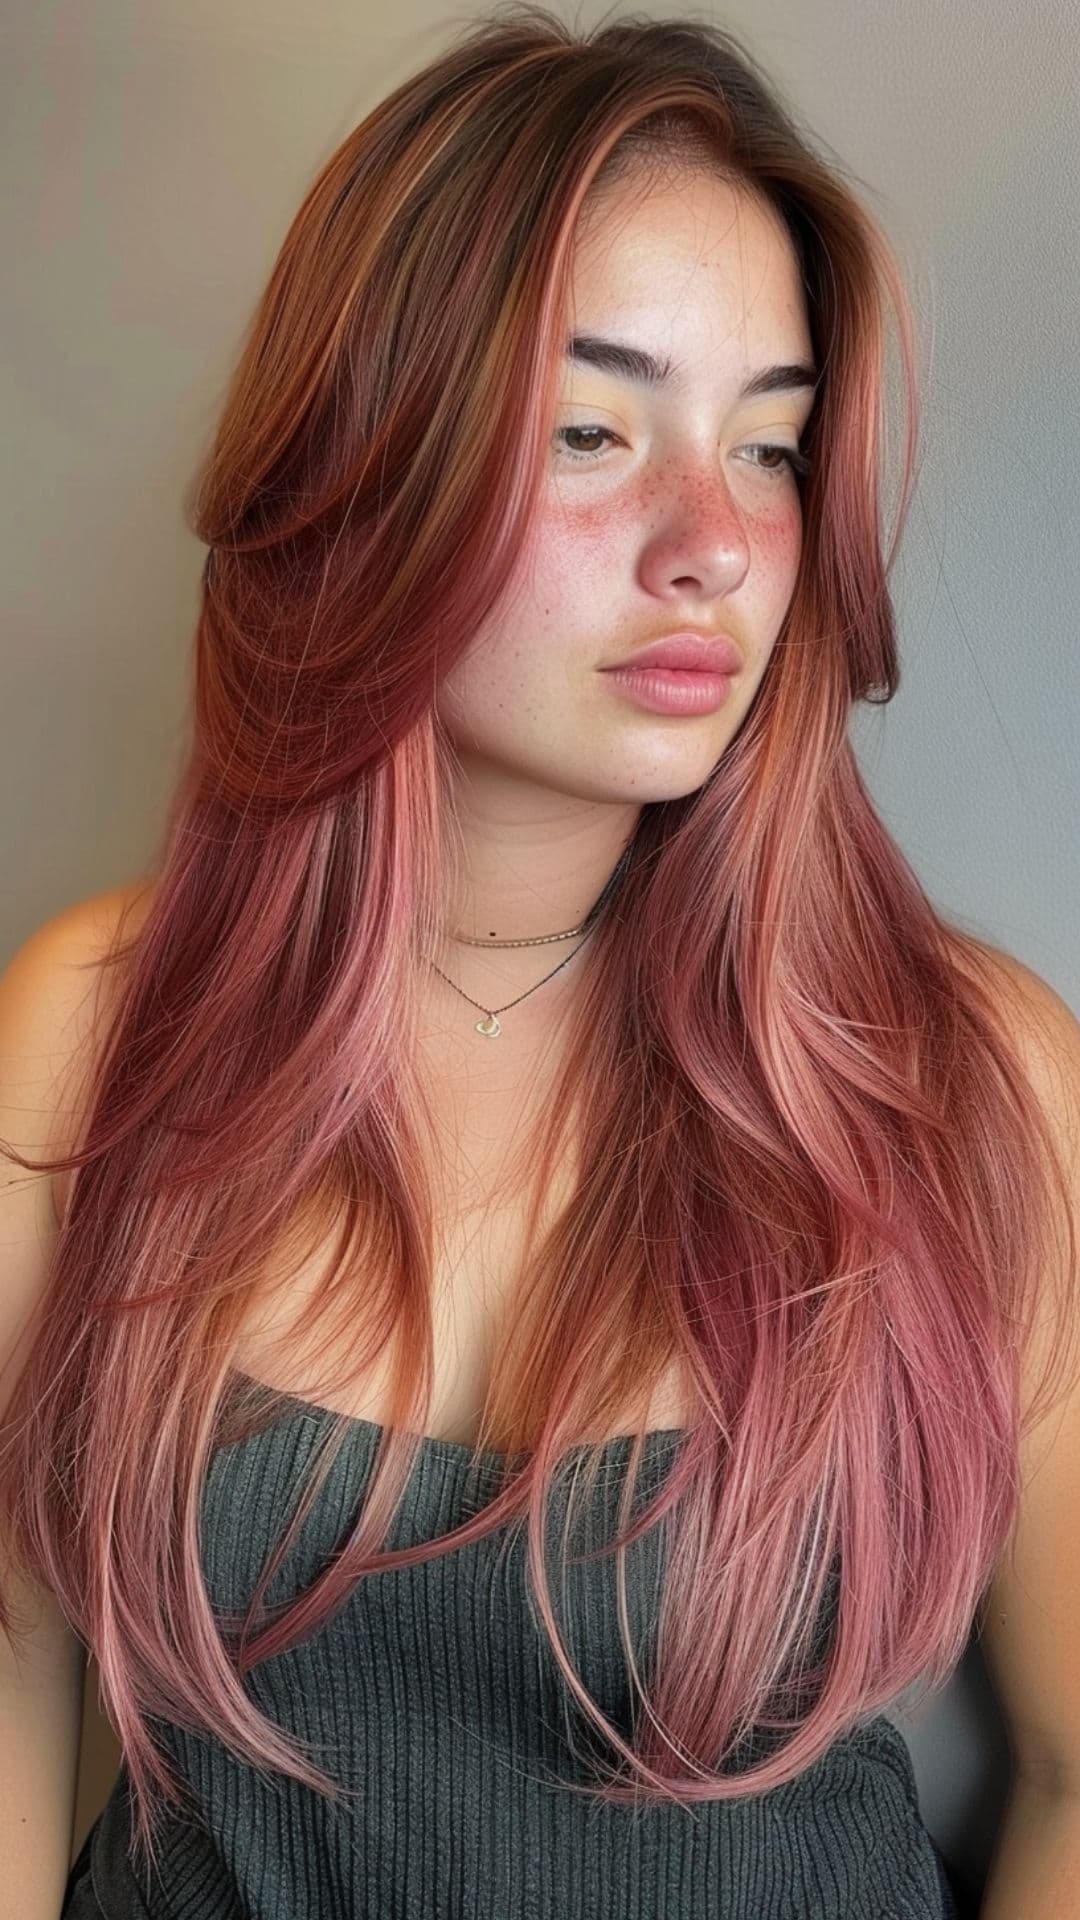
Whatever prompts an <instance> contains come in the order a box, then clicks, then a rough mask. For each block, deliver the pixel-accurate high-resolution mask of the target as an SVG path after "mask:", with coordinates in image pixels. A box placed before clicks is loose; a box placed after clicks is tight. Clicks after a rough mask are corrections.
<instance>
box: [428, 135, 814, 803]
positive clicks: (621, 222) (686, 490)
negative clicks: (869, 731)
mask: <svg viewBox="0 0 1080 1920" xmlns="http://www.w3.org/2000/svg"><path fill="white" fill-rule="evenodd" d="M566 332H567V339H568V341H569V340H570V339H571V337H578V336H589V337H590V338H591V339H593V340H595V339H598V338H599V339H602V340H605V341H615V342H617V343H619V344H620V345H622V346H630V347H633V348H637V349H640V350H644V352H645V353H647V354H648V355H651V356H653V357H654V358H655V359H656V360H657V361H660V362H664V361H670V362H671V363H672V367H673V370H672V371H671V372H670V373H669V375H668V377H667V379H666V380H664V381H662V382H661V381H655V382H649V381H646V380H644V379H641V378H630V377H627V375H626V373H625V371H620V370H618V369H615V368H604V367H601V366H598V365H596V364H594V362H593V361H591V360H589V359H587V358H584V357H578V356H576V355H575V356H574V357H571V356H570V355H569V353H568V355H567V358H566V360H565V362H564V365H563V370H562V385H561V392H560V400H559V406H558V409H557V414H556V418H555V420H554V422H553V426H552V434H551V441H550V447H549V452H548V465H547V472H546V480H545V485H544V490H543V495H542V499H541V503H540V509H539V512H538V515H537V517H536V521H535V524H534V527H533V529H532V532H531V536H530V538H529V540H528V542H527V543H526V547H525V550H524V551H523V553H522V556H521V563H520V566H519V567H518V568H516V569H515V575H514V579H513V582H512V583H511V589H510V590H509V591H508V592H507V593H506V594H504V596H503V602H502V604H501V605H500V607H499V608H498V610H497V612H496V614H495V616H494V617H489V619H488V620H487V621H486V622H485V624H484V627H483V629H482V630H481V631H480V632H478V634H477V635H476V637H475V639H474V641H473V643H472V645H471V646H470V648H469V650H468V651H467V653H466V655H465V656H464V657H463V659H462V660H460V661H459V662H458V663H457V665H456V666H455V667H454V669H453V670H452V671H451V672H450V673H448V674H447V675H446V676H445V677H444V679H443V681H442V683H441V685H440V687H439V690H438V707H439V712H440V715H441V718H442V720H443V722H444V724H445V727H446V730H447V732H448V733H449V735H450V737H451V739H452V741H453V743H454V745H455V747H456V749H457V753H458V755H459V757H460V759H461V761H462V763H463V765H464V766H465V768H466V770H468V769H469V768H470V767H471V768H472V769H473V770H474V771H475V772H476V773H477V774H478V775H480V776H483V777H484V778H486V779H487V780H488V781H489V782H490V781H491V780H493V779H494V780H495V781H496V782H498V783H501V784H503V785H505V786H506V787H507V788H508V789H509V788H510V787H515V788H518V789H520V788H521V787H522V786H523V784H524V785H526V786H532V787H536V788H543V789H546V791H547V793H548V794H550V793H552V792H555V793H558V794H561V795H564V796H571V795H574V796H579V797H581V798H582V799H585V800H588V801H591V802H596V801H597V800H600V801H603V800H608V801H611V802H613V803H620V802H621V803H623V804H624V805H625V803H627V802H630V803H639V804H643V803H645V802H647V801H651V800H662V799H674V798H677V797H680V796H681V795H684V794H687V793H691V792H694V791H695V790H696V789H697V788H698V787H699V786H700V785H701V784H702V783H703V781H704V780H705V779H706V778H707V776H708V774H709V773H710V771H711V770H712V768H713V767H714V766H715V765H716V762H717V761H718V759H719V758H720V756H721V755H722V753H723V751H724V748H725V746H726V744H727V743H728V741H729V740H731V739H732V737H733V736H734V734H735V733H736V731H737V729H738V727H739V724H740V722H741V720H742V719H743V717H744V715H745V714H746V712H747V709H748V707H749V705H750V703H751V701H752V699H753V697H754V693H755V690H756V688H757V687H758V685H759V684H760V681H761V677H762V675H763V673H764V671H765V668H766V666H767V664H768V660H769V656H770V653H771V652H772V649H773V646H774V645H775V642H776V638H777V635H778V633H779V630H780V627H781V624H782V622H783V619H784V615H785V613H786V611H787V608H788V606H789V604H790V600H791V595H792V591H793V588H794V583H795V577H796V572H797V568H798V562H799V553H800V548H801V542H802V511H801V502H800V493H799V481H798V479H797V477H796V473H795V470H794V468H793V466H792V464H791V462H790V460H789V459H788V458H787V457H786V456H787V455H788V454H794V455H797V453H798V448H799V441H800V435H801V433H802V431H803V429H804V427H805V425H806V422H807V419H808V418H809V415H810V410H811V406H812V402H813V392H812V389H811V388H810V387H808V386H805V385H804V386H801V387H791V388H784V389H778V390H775V391H767V392H764V393H758V394H757V395H749V396H748V395H745V394H744V393H743V392H742V389H743V388H744V386H745V385H746V384H747V383H748V382H749V381H751V380H752V379H753V378H754V377H755V376H756V375H760V374H761V373H762V372H763V370H765V369H768V368H772V367H777V366H784V367H790V366H798V365H803V366H806V367H808V368H809V369H810V371H811V373H812V372H813V364H812V362H813V355H812V345H811V338H810V332H809V326H808V320H807V314H806V309H805V303H804V296H803V291H802V286H801V281H800V277H799V270H798V265H797V261H796V258H795V254H794V251H793V249H792V247H791V243H790V241H789V239H788V237H787V235H786V233H785V231H784V228H783V225H782V223H781V222H780V220H779V217H778V216H776V215H775V214H773V213H772V211H771V210H770V209H767V208H763V207H762V206H761V205H759V204H758V203H757V202H755V201H754V200H753V199H752V198H751V197H749V196H748V195H747V194H746V193H745V191H741V190H737V189H735V188H733V187H731V186H729V185H728V184H726V183H725V182H723V181H721V180H719V179H717V178H716V177H715V176H714V175H712V174H710V173H706V172H703V171H701V172H699V171H693V172H682V173H679V174H675V175H672V177H670V178H669V179H665V180H664V181H663V182H662V183H660V182H657V181H656V180H653V179H650V180H649V181H648V182H647V183H646V181H645V179H644V176H641V175H637V176H635V175H631V176H628V177H627V178H626V179H624V180H623V181H622V182H621V183H620V184H619V185H618V186H616V187H609V188H608V189H607V190H606V191H605V193H604V194H603V195H602V196H601V197H598V198H597V199H596V200H595V201H594V203H593V204H592V206H591V208H590V210H589V212H588V213H587V214H586V215H585V217H584V218H583V220H582V222H581V223H580V226H579V232H578V235H577V238H576V244H575V252H574V259H573V276H572V299H571V312H570V314H569V316H568V325H567V329H566ZM685 631H692V632H693V633H695V634H700V635H703V636H706V637H712V636H714V635H720V634H723V635H727V636H729V637H730V638H731V639H732V640H733V641H734V642H735V644H736V646H737V648H738V651H739V654H740V657H741V666H740V668H739V671H738V672H737V673H736V674H735V675H734V677H733V678H732V679H731V680H730V681H729V683H728V689H727V694H726V697H725V699H724V701H723V703H722V704H721V705H720V706H718V707H716V708H715V709H714V710H712V711H700V710H699V711H695V712H685V711H683V712H679V713H670V712H664V713H658V712H654V711H649V710H646V709H645V708H643V707H642V706H641V705H640V704H639V703H638V702H637V700H635V699H634V698H633V696H632V694H631V693H629V692H628V690H627V689H626V687H625V685H624V684H621V683H620V682H619V681H618V680H617V679H615V678H614V677H613V676H612V675H611V673H610V672H608V671H606V669H608V668H610V667H611V666H612V665H613V664H615V663H616V662H620V661H622V660H624V659H625V658H626V656H627V655H629V654H632V653H634V652H635V651H636V650H637V649H638V648H640V647H642V646H644V645H646V644H648V643H649V642H650V641H654V640H658V639H660V638H663V637H665V636H667V635H669V634H673V633H678V632H685ZM639 684H640V683H639ZM519 797H520V794H519Z"/></svg>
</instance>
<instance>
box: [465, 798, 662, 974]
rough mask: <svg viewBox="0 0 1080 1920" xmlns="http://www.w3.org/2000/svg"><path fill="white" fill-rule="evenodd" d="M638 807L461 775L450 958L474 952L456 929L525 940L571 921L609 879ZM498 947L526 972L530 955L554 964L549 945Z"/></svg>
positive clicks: (554, 951)
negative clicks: (461, 941) (458, 853)
mask: <svg viewBox="0 0 1080 1920" xmlns="http://www.w3.org/2000/svg"><path fill="white" fill-rule="evenodd" d="M638 814H639V809H638V808H637V807H631V806H617V805H611V804H607V805H600V804H590V803H588V802H584V801H576V802H575V801H570V800H567V798H566V797H565V796H563V795H554V794H552V795H549V796H547V797H546V799H545V798H544V797H543V796H541V795H539V794H538V792H537V790H536V789H535V788H531V789H529V792H528V797H527V798H526V796H525V795H524V794H523V793H522V792H521V791H520V789H517V790H514V789H511V790H508V789H507V787H506V785H505V784H501V785H498V786H496V785H495V783H494V782H492V781H483V780H479V779H472V780H470V781H469V783H468V786H467V788H464V789H463V790H462V792H461V793H460V794H459V796H458V807H457V816H458V823H459V839H460V844H461V853H462V858H461V871H460V874H459V876H458V877H457V880H456V882H455V884H454V885H453V886H452V888H451V889H450V891H449V897H448V899H447V902H446V910H445V913H444V917H443V928H444V936H445V937H444V941H443V948H442V951H443V952H444V953H446V954H451V955H455V956H458V957H464V956H472V955H475V954H477V953H478V952H479V951H480V949H478V948H476V947H471V946H466V945H463V944H456V943H455V940H454V936H455V935H459V934H460V935H465V936H466V937H467V938H468V939H469V940H488V939H491V940H528V939H535V938H536V937H537V936H538V935H541V934H549V933H562V932H563V931H564V930H565V929H566V928H568V927H577V926H580V925H581V923H582V922H583V921H584V920H585V918H586V916H587V915H588V914H589V913H590V912H591V910H592V908H593V907H594V906H595V904H596V901H597V900H598V898H599V896H600V894H601V893H602V892H603V890H604V887H605V886H606V885H607V883H608V881H609V880H610V879H611V876H612V874H613V872H614V870H615V868H616V866H617V865H618V862H619V860H620V858H621V856H622V854H623V852H624V850H625V848H626V846H627V844H628V843H629V841H630V839H631V837H632V835H633V831H634V826H635V824H636V821H637V818H638ZM566 944H567V946H570V945H571V944H572V943H571V942H567V943H566ZM501 951H502V953H503V957H504V959H507V960H508V959H510V958H511V957H513V958H514V959H515V961H518V962H520V963H523V964H524V966H525V968H526V970H531V971H533V972H536V970H537V967H536V963H537V961H538V960H542V959H544V958H545V957H547V958H549V961H550V965H552V966H554V965H555V963H556V961H557V960H558V958H559V952H558V948H557V947H555V946H551V947H547V948H544V947H533V948H529V947H518V948H510V949H502V950H501ZM440 964H442V962H441V961H440ZM543 971H544V969H543V967H542V966H541V967H540V968H539V972H541V973H542V972H543Z"/></svg>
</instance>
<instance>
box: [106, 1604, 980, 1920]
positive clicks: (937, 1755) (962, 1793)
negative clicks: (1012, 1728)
mask: <svg viewBox="0 0 1080 1920" xmlns="http://www.w3.org/2000/svg"><path fill="white" fill-rule="evenodd" d="M97 1691H98V1669H97V1662H96V1661H95V1660H93V1659H90V1660H89V1661H88V1662H87V1667H86V1678H85V1684H84V1693H83V1732H82V1744H81V1747H80V1750H79V1777H78V1787H77V1791H76V1798H75V1829H74V1838H73V1843H72V1850H71V1859H72V1863H74V1861H75V1860H76V1858H77V1857H78V1854H79V1850H80V1848H81V1847H82V1844H83V1841H84V1840H85V1838H86V1836H87V1834H88V1833H89V1831H90V1828H91V1827H92V1826H93V1824H94V1821H95V1820H96V1819H97V1817H98V1814H99V1813H100V1812H101V1810H102V1808H103V1807H104V1805H105V1802H106V1800H107V1799H108V1797H109V1795H110V1793H111V1792H112V1789H113V1784H114V1782H115V1780H116V1776H117V1773H118V1771H119V1767H120V1760H121V1753H120V1746H119V1742H118V1741H117V1738H116V1735H115V1734H114V1732H113V1730H112V1728H111V1726H110V1725H109V1722H108V1721H107V1720H106V1718H105V1716H104V1714H103V1713H102V1712H101V1710H100V1708H99V1706H98V1699H97ZM889 1718H890V1720H892V1721H894V1722H895V1724H896V1726H898V1727H899V1729H900V1731H901V1733H902V1734H903V1736H904V1739H905V1740H906V1741H907V1744H908V1747H909V1748H910V1751H911V1756H912V1764H913V1766H914V1769H915V1776H916V1780H917V1783H918V1789H919V1806H920V1809H921V1811H922V1816H923V1819H924V1820H925V1822H926V1825H927V1827H928V1828H929V1831H930V1833H931V1834H932V1836H933V1838H934V1840H935V1841H936V1842H937V1845H938V1846H939V1847H940V1849H941V1851H942V1853H943V1854H944V1855H945V1860H946V1865H947V1868H948V1873H949V1878H950V1881H951V1883H952V1887H953V1892H954V1894H955V1897H956V1909H957V1920H978V1912H979V1906H980V1903H981V1900H982V1894H983V1889H984V1886H985V1882H986V1876H987V1871H988V1868H989V1864H990V1858H991V1855H992V1853H993V1850H994V1846H995V1843H996V1840H997V1835H998V1832H999V1831H1000V1828H1001V1822H1002V1818H1003V1815H1004V1811H1005V1802H1006V1799H1007V1797H1008V1791H1009V1779H1010V1761H1009V1748H1008V1741H1007V1738H1006V1735H1005V1729H1004V1723H1003V1721H1002V1718H1001V1714H1000V1711H999V1709H998V1705H997V1701H996V1698H995V1695H994V1691H993V1686H992V1683H991V1680H990V1676H989V1673H988V1672H987V1668H986V1664H985V1662H984V1660H983V1658H982V1654H981V1653H980V1651H979V1647H978V1643H977V1641H976V1640H975V1638H974V1636H973V1637H972V1639H971V1640H970V1641H969V1642H968V1647H967V1651H966V1653H965V1655H964V1658H963V1660H962V1661H961V1663H960V1666H959V1667H958V1668H957V1671H956V1673H955V1674H954V1676H953V1678H952V1680H951V1681H950V1682H949V1684H948V1686H947V1687H945V1688H944V1689H943V1691H942V1692H941V1693H940V1694H938V1695H937V1696H936V1698H933V1699H931V1700H930V1701H929V1702H924V1704H923V1707H922V1709H921V1711H920V1712H919V1714H918V1715H917V1716H916V1715H913V1714H911V1713H907V1714H905V1710H904V1705H903V1700H901V1701H900V1702H898V1703H897V1705H896V1706H895V1707H894V1708H893V1709H892V1710H891V1711H890V1713H889Z"/></svg>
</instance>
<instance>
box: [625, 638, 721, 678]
mask: <svg viewBox="0 0 1080 1920" xmlns="http://www.w3.org/2000/svg"><path fill="white" fill-rule="evenodd" d="M741 665H742V659H741V656H740V654H739V649H738V647H737V646H736V645H735V642H734V640H731V639H729V638H728V636H727V635H726V634H718V635H716V636H715V637H714V638H711V639H706V638H705V636H704V635H703V634H698V633H677V634H669V635H668V636H667V637H666V638H665V639H663V640H654V641H652V642H651V644H650V645H649V646H646V647H641V648H640V649H639V650H638V652H637V653H632V654H629V655H628V656H627V658H626V659H625V660H615V661H613V662H612V665H611V667H609V668H606V669H605V671H606V672H613V671H614V670H615V669H618V670H619V671H620V672H627V671H629V672H633V671H635V670H637V669H640V668H645V667H661V668H663V667H674V668H682V669H685V670H688V671H690V672H697V673H737V672H738V670H739V667H740V666H741Z"/></svg>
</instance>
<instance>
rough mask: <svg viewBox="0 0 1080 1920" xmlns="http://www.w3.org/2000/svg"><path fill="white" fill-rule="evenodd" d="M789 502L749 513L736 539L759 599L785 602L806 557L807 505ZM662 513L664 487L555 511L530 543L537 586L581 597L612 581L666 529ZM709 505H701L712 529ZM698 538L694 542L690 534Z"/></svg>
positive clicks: (790, 498)
mask: <svg viewBox="0 0 1080 1920" xmlns="http://www.w3.org/2000/svg"><path fill="white" fill-rule="evenodd" d="M779 491H780V492H781V493H782V494H783V498H782V499H778V500H771V501H768V502H766V503H765V504H764V505H755V506H753V507H747V508H746V510H745V511H744V512H743V513H742V514H741V515H740V516H739V519H738V522H737V531H736V533H735V536H734V537H735V538H736V539H738V538H740V537H741V538H742V539H743V540H744V541H745V543H746V546H747V549H748V558H749V566H748V570H747V578H746V581H745V583H744V584H745V587H746V588H747V589H748V590H749V591H750V592H751V593H753V594H755V596H756V595H758V594H760V595H762V596H766V597H768V598H769V599H772V598H774V597H780V598H782V597H783V596H784V595H785V594H789V593H790V592H791V589H792V587H793V586H794V582H795V576H796V573H797V572H798V566H799V556H800V553H801V551H802V534H803V524H802V504H801V501H800V499H799V496H798V495H797V494H796V493H794V492H793V491H791V490H790V489H788V488H787V487H782V488H780V489H779ZM662 510H663V502H662V501H661V499H660V488H659V487H657V488H655V489H650V488H649V487H642V488H640V489H638V490H637V491H635V492H634V493H632V494H623V495H621V496H618V497H616V496H614V495H613V496H612V497H611V498H610V499H607V500H596V501H594V502H592V503H585V502H580V503H578V504H576V505H575V506H573V507H572V508H571V507H567V508H564V509H561V510H560V509H558V508H556V509H554V510H553V511H552V512H550V513H549V514H547V515H546V516H545V518H544V519H543V521H542V523H541V524H540V525H539V526H538V528H537V530H536V533H535V536H534V539H533V540H532V542H531V543H530V551H529V556H528V564H529V566H530V569H532V570H533V574H534V578H535V579H536V581H537V582H541V581H542V582H545V583H547V584H549V585H550V587H551V589H552V591H554V592H562V591H565V592H568V593H571V594H573V593H575V592H580V589H581V587H582V584H583V583H584V582H585V581H587V580H589V579H590V578H595V579H597V580H601V579H606V580H608V581H610V580H611V578H612V576H613V575H616V574H619V573H620V572H621V571H622V570H623V569H625V567H626V564H627V559H628V556H629V557H630V559H631V560H632V559H633V557H634V555H635V554H636V553H637V551H638V549H639V547H640V545H641V541H642V539H643V538H647V529H648V528H649V527H650V525H651V526H654V527H655V526H656V525H657V524H659V522H658V519H657V516H658V514H660V513H661V512H662ZM708 511H709V509H708V503H707V502H705V501H704V500H703V501H702V502H701V505H700V512H701V515H702V524H706V515H707V513H708ZM689 537H690V538H691V539H692V538H693V536H692V535H691V536H689Z"/></svg>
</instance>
